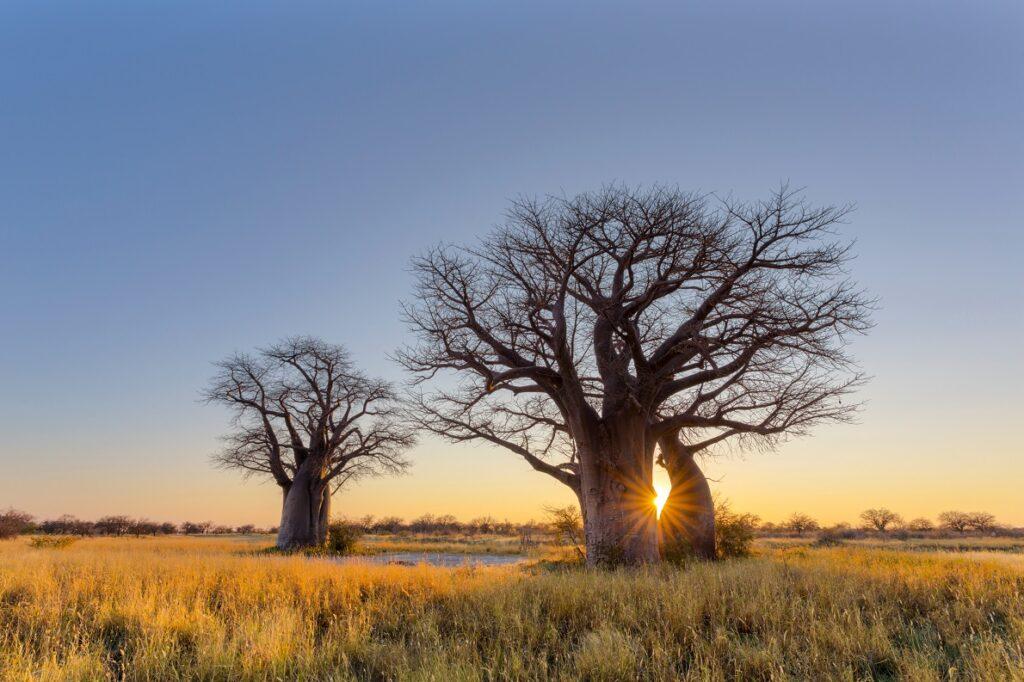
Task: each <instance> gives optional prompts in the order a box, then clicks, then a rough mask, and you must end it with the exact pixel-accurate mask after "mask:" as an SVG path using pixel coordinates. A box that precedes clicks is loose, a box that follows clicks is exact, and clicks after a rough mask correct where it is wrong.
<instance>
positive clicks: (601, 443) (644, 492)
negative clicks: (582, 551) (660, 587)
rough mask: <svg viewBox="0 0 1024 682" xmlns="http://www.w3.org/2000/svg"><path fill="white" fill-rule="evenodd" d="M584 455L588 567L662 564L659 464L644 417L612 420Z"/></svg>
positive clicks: (582, 494) (582, 496) (586, 445)
mask: <svg viewBox="0 0 1024 682" xmlns="http://www.w3.org/2000/svg"><path fill="white" fill-rule="evenodd" d="M594 436H596V437H592V438H588V439H586V441H587V442H585V443H584V448H585V449H584V450H583V451H582V452H581V457H580V462H581V474H582V476H581V478H582V481H581V483H582V485H581V490H580V500H581V502H582V505H581V506H582V512H583V524H584V534H585V536H586V545H587V565H588V566H621V565H627V566H633V565H640V564H647V563H654V562H657V561H658V560H659V559H660V554H659V550H658V524H657V515H656V510H655V507H654V496H655V492H654V486H653V474H654V472H653V462H652V460H651V456H650V454H651V452H650V450H649V449H648V447H647V438H646V429H645V425H644V420H643V419H642V418H640V417H639V415H628V416H626V417H623V418H620V419H616V420H609V421H608V422H606V423H605V424H603V425H602V427H601V428H600V433H598V434H594Z"/></svg>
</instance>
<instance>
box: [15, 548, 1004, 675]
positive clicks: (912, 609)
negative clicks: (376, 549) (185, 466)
mask: <svg viewBox="0 0 1024 682" xmlns="http://www.w3.org/2000/svg"><path fill="white" fill-rule="evenodd" d="M260 542H261V540H258V539H257V540H244V539H209V538H154V539H139V540H135V539H86V540H82V541H79V542H77V543H75V544H73V545H71V546H70V547H65V548H63V549H48V548H42V549H34V548H30V547H29V546H28V544H27V542H26V541H25V540H24V539H18V540H12V541H6V542H0V670H3V671H4V677H5V679H9V680H28V679H44V680H64V679H81V680H94V679H103V678H104V677H109V678H125V679H131V680H176V679H209V680H229V679H230V680H235V679H260V680H262V679H317V680H321V679H338V680H346V679H413V680H428V679H429V680H460V679H466V680H475V679H552V678H553V679H579V678H586V679H593V680H620V679H665V680H667V679H815V680H830V679H848V680H858V679H887V678H902V679H912V680H931V679H984V680H994V679H1018V680H1024V649H1022V647H1024V566H1022V565H1021V564H1019V563H1014V562H1007V561H1006V560H1005V559H998V558H995V559H993V558H991V557H990V555H987V554H979V555H977V556H964V555H961V554H956V555H945V554H927V553H921V552H917V553H913V554H910V553H899V552H893V551H881V550H868V549H860V548H838V549H829V550H815V549H808V548H799V547H798V548H792V549H784V550H777V551H772V552H768V553H765V554H764V555H762V556H759V557H756V558H753V559H749V560H742V561H730V562H723V563H719V564H698V565H693V566H690V567H687V568H684V569H669V568H659V569H652V570H646V571H638V572H630V571H620V572H613V573H596V572H587V571H584V570H581V569H561V570H548V569H541V568H534V569H532V570H523V569H518V568H505V569H498V568H491V569H456V570H449V569H435V568H429V567H423V566H421V567H416V568H404V567H393V566H365V565H344V566H340V565H338V564H335V563H331V562H329V561H325V560H317V559H305V558H299V557H277V556H258V555H253V554H250V553H246V552H248V551H249V550H251V549H253V548H255V547H258V546H259V543H260ZM262 542H264V543H265V542H266V541H265V540H262Z"/></svg>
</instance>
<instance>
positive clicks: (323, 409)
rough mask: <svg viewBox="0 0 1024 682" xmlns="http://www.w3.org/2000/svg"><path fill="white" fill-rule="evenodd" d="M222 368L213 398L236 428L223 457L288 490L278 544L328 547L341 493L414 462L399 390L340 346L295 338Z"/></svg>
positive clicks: (230, 361)
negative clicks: (408, 454)
mask: <svg viewBox="0 0 1024 682" xmlns="http://www.w3.org/2000/svg"><path fill="white" fill-rule="evenodd" d="M217 366H218V368H219V371H218V372H217V374H216V376H214V378H213V379H212V381H211V382H210V385H209V387H208V388H207V389H206V392H205V398H206V399H207V401H210V402H215V403H219V404H223V405H227V406H228V407H230V408H231V409H232V410H233V412H234V424H235V427H236V428H235V430H234V431H232V432H231V433H230V434H229V435H227V436H226V437H225V447H224V449H223V450H222V451H221V452H219V453H218V454H217V455H216V456H215V461H216V462H217V463H218V464H219V465H220V466H223V467H225V468H230V469H239V470H241V471H243V472H245V473H246V474H255V475H260V476H265V477H269V478H271V479H272V480H273V481H274V482H276V483H277V485H278V486H280V487H281V490H282V498H283V501H282V507H281V525H280V529H279V531H278V536H277V546H278V547H279V548H281V549H295V548H300V547H308V546H313V545H318V544H322V543H323V542H324V541H325V540H326V534H327V525H328V522H329V521H330V504H331V495H332V494H333V493H334V492H335V491H337V490H338V489H339V488H341V487H342V486H343V485H345V484H346V483H348V482H350V481H353V480H355V479H358V478H360V477H364V476H375V475H380V474H385V473H399V472H402V471H404V470H405V469H406V467H407V466H408V463H407V461H406V460H405V458H404V457H403V451H404V450H406V449H407V448H408V447H410V446H411V445H412V444H413V438H414V437H413V433H412V431H411V430H410V429H409V428H407V426H406V425H405V424H404V423H403V420H402V419H401V417H400V411H399V409H398V402H397V399H396V395H395V393H394V390H393V389H392V387H391V386H390V385H389V384H388V383H387V382H384V381H380V380H377V379H371V378H368V377H367V376H365V375H364V374H362V373H361V372H359V371H357V370H356V369H355V368H354V367H353V364H352V362H351V360H350V359H349V356H348V354H347V353H346V351H345V349H344V348H342V347H341V346H337V345H332V344H328V343H325V342H323V341H321V340H319V339H314V338H310V337H296V338H291V339H287V340H285V341H283V342H281V343H278V344H276V345H274V346H270V347H269V348H265V349H261V350H259V351H257V352H256V353H255V354H252V355H249V354H237V355H234V356H232V357H230V358H228V359H226V360H223V361H221V362H219V363H217Z"/></svg>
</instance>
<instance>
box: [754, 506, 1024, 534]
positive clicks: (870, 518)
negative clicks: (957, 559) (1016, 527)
mask: <svg viewBox="0 0 1024 682" xmlns="http://www.w3.org/2000/svg"><path fill="white" fill-rule="evenodd" d="M859 518H860V525H859V527H856V528H855V527H854V526H851V525H850V524H848V523H838V524H835V525H834V526H830V527H827V528H826V527H823V526H822V524H820V523H819V522H818V521H817V520H815V519H814V518H812V517H810V516H808V515H807V514H803V513H799V512H797V513H794V514H793V515H792V516H790V517H789V518H788V519H786V520H785V521H783V522H781V523H772V522H764V523H760V524H759V525H758V528H757V529H758V532H759V533H760V534H761V535H785V534H792V535H796V536H803V535H806V534H808V533H812V532H817V531H821V530H825V531H831V532H838V533H846V534H850V535H854V534H856V533H858V532H873V533H879V534H886V533H901V534H904V533H911V532H912V533H934V532H947V533H949V532H953V533H961V534H962V533H968V532H972V533H996V532H1008V531H1010V530H1012V529H1009V528H1006V527H1004V526H1002V525H1000V524H999V523H998V522H997V521H996V517H995V516H994V515H992V514H990V513H988V512H962V511H945V512H942V513H941V514H939V515H938V517H937V523H936V522H933V521H931V520H930V519H926V518H920V517H919V518H914V519H911V520H909V521H906V520H904V518H903V516H901V515H900V514H898V513H896V512H894V511H892V510H891V509H887V508H885V507H879V508H873V509H865V510H864V511H863V512H861V514H860V517H859Z"/></svg>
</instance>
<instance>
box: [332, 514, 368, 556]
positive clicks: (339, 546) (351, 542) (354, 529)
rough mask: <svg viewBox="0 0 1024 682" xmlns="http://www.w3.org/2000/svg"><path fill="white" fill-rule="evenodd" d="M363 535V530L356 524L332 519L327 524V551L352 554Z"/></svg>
mask: <svg viewBox="0 0 1024 682" xmlns="http://www.w3.org/2000/svg"><path fill="white" fill-rule="evenodd" d="M362 536H363V532H362V530H360V528H359V527H358V526H356V525H355V524H352V523H348V522H347V521H332V522H331V524H330V525H329V526H327V551H328V552H330V553H331V554H351V553H352V550H353V549H355V546H356V543H357V542H358V541H359V538H361V537H362Z"/></svg>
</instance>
